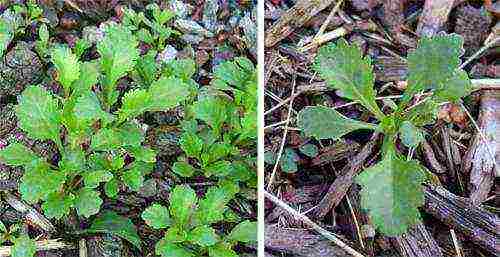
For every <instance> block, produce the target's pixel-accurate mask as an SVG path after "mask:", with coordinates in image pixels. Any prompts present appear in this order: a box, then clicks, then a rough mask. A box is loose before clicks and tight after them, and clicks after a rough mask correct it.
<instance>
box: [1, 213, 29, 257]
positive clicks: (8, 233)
mask: <svg viewBox="0 0 500 257" xmlns="http://www.w3.org/2000/svg"><path fill="white" fill-rule="evenodd" d="M21 228H22V227H21V224H19V223H15V224H13V225H11V226H10V227H9V228H7V227H6V226H5V224H3V222H1V221H0V245H3V244H4V243H6V242H10V243H12V250H11V255H12V256H13V257H33V256H34V255H35V252H36V245H35V240H33V239H31V238H30V237H29V236H28V235H26V234H23V233H21V230H22V229H21Z"/></svg>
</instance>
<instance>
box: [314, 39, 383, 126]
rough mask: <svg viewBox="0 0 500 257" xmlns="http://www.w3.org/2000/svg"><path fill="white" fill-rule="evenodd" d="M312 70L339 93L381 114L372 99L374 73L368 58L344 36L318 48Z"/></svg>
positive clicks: (373, 96) (379, 117)
mask: <svg viewBox="0 0 500 257" xmlns="http://www.w3.org/2000/svg"><path fill="white" fill-rule="evenodd" d="M332 56H335V58H332ZM314 70H316V71H317V72H318V73H319V74H320V76H321V77H322V78H323V79H324V80H326V82H327V84H328V86H330V87H332V88H334V89H338V90H339V91H340V93H341V96H343V97H345V98H348V99H351V100H355V101H359V102H360V103H361V104H362V105H363V106H364V107H365V108H367V109H368V110H369V111H370V112H372V113H373V114H374V115H375V116H376V117H377V118H378V119H382V118H383V117H384V114H383V113H382V111H381V110H380V108H379V107H378V106H377V103H376V102H375V90H374V89H373V86H374V82H375V76H374V74H373V67H372V64H371V60H370V58H369V57H363V53H361V50H360V49H359V48H358V47H354V46H350V45H349V44H348V43H347V41H346V40H345V39H340V40H339V42H338V43H337V44H329V45H327V46H324V47H322V48H320V50H319V52H318V55H317V56H316V59H315V62H314Z"/></svg>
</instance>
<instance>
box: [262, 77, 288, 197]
mask: <svg viewBox="0 0 500 257" xmlns="http://www.w3.org/2000/svg"><path fill="white" fill-rule="evenodd" d="M294 94H295V77H294V78H293V84H292V94H291V95H292V96H293V95H294ZM292 109H293V98H292V99H291V100H290V104H289V105H288V114H287V116H286V123H285V131H284V132H283V138H282V139H281V144H280V149H279V151H278V155H277V158H276V163H275V164H274V167H273V171H272V173H271V177H270V178H269V182H268V184H267V190H269V189H270V188H271V187H272V185H273V182H274V177H275V176H276V172H277V170H278V166H279V163H280V160H281V155H282V154H283V149H284V148H285V143H286V136H287V134H288V124H290V116H291V115H292Z"/></svg>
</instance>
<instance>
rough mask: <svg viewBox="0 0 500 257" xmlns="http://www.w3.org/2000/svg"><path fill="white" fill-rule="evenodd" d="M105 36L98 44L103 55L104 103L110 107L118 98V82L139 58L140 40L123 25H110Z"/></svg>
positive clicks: (105, 31) (101, 59)
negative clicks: (116, 88)
mask: <svg viewBox="0 0 500 257" xmlns="http://www.w3.org/2000/svg"><path fill="white" fill-rule="evenodd" d="M104 33H105V37H104V39H103V40H101V41H99V43H98V44H97V52H98V53H99V54H100V55H101V58H100V62H101V69H102V72H103V73H104V75H105V79H104V81H103V85H102V86H103V99H104V104H105V105H106V106H107V107H108V108H109V107H110V106H112V105H113V104H114V103H115V102H116V100H118V92H117V91H116V90H115V87H116V83H117V82H118V80H119V79H120V78H122V77H123V76H125V75H126V74H127V73H128V72H129V71H131V70H132V69H133V68H134V65H135V62H136V60H137V59H138V58H139V49H138V48H137V47H138V45H139V42H138V41H137V39H136V38H135V36H134V35H132V32H131V31H130V30H129V29H127V28H126V27H125V26H122V25H109V26H107V27H106V28H105V30H104Z"/></svg>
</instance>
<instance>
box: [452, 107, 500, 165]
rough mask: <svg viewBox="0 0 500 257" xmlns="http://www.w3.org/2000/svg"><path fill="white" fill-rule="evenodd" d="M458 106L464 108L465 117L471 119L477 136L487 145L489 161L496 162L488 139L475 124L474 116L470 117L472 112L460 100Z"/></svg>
mask: <svg viewBox="0 0 500 257" xmlns="http://www.w3.org/2000/svg"><path fill="white" fill-rule="evenodd" d="M460 107H461V108H462V109H463V110H464V112H465V113H466V114H467V117H469V119H470V120H471V122H472V124H474V128H475V129H476V130H477V133H478V134H479V136H480V137H481V140H482V141H483V143H485V144H486V145H487V146H486V149H487V151H488V154H489V155H490V158H491V162H492V163H496V160H495V153H494V151H493V150H492V149H491V147H490V145H489V144H488V140H487V139H486V136H485V135H484V133H483V131H481V129H480V128H479V126H478V125H477V122H476V120H474V117H472V114H470V112H469V110H467V108H465V106H464V104H463V102H462V101H460ZM496 169H497V173H499V172H498V169H500V167H496Z"/></svg>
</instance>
